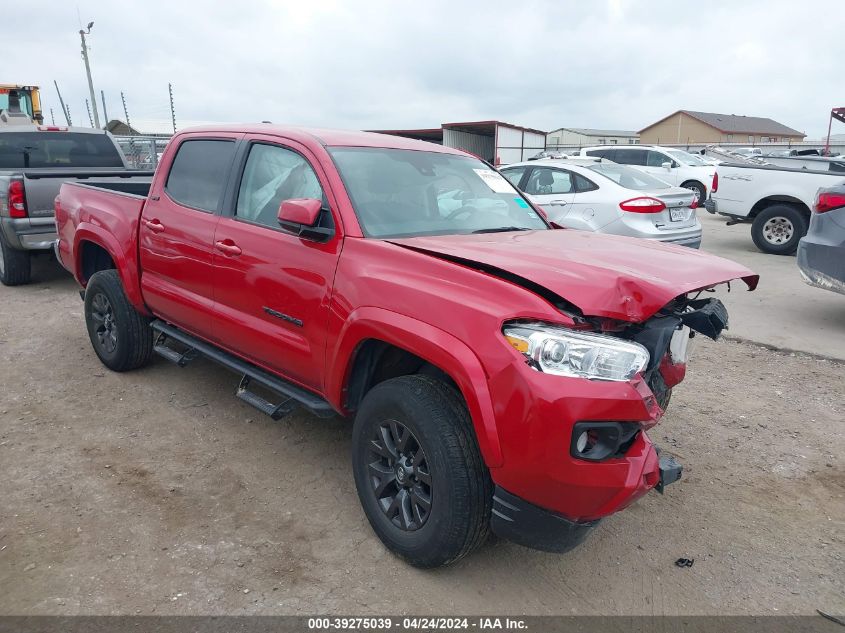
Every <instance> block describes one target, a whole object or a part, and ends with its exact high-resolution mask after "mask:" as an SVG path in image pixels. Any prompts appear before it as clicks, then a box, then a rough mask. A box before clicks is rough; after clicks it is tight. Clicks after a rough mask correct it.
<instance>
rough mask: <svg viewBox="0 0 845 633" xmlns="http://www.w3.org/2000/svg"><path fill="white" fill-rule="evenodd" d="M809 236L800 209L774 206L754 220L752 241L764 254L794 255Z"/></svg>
mask: <svg viewBox="0 0 845 633" xmlns="http://www.w3.org/2000/svg"><path fill="white" fill-rule="evenodd" d="M806 234H807V220H806V219H805V217H804V214H803V213H801V211H800V210H799V209H797V208H796V207H793V206H791V205H788V204H773V205H772V206H769V207H766V208H765V209H763V210H762V211H760V213H758V214H757V216H756V217H755V218H754V223H753V224H752V225H751V239H753V240H754V244H755V246H757V248H759V249H760V250H761V251H763V252H764V253H770V254H772V255H792V254H793V253H794V252H795V251H796V249H797V248H798V242H799V241H800V239H801V238H802V237H804V236H805V235H806Z"/></svg>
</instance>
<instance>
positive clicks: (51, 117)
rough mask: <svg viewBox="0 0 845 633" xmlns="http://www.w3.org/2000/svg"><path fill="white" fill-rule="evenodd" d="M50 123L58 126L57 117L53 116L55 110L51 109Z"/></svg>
mask: <svg viewBox="0 0 845 633" xmlns="http://www.w3.org/2000/svg"><path fill="white" fill-rule="evenodd" d="M50 121H52V123H53V125H55V124H56V117H55V116H53V108H50Z"/></svg>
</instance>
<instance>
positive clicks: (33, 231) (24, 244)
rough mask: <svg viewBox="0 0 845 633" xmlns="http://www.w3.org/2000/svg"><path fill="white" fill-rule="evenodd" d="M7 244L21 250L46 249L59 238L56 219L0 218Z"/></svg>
mask: <svg viewBox="0 0 845 633" xmlns="http://www.w3.org/2000/svg"><path fill="white" fill-rule="evenodd" d="M0 231H2V232H3V238H4V239H5V240H6V244H8V245H9V246H10V247H12V248H13V249H15V250H19V251H44V250H50V249H51V248H52V247H53V242H55V241H56V239H57V237H58V236H57V234H56V221H55V220H54V219H53V218H52V217H47V218H0Z"/></svg>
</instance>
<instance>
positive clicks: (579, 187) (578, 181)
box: [575, 174, 599, 193]
mask: <svg viewBox="0 0 845 633" xmlns="http://www.w3.org/2000/svg"><path fill="white" fill-rule="evenodd" d="M598 188H599V186H598V185H597V184H596V183H594V182H593V181H592V180H590V179H589V178H585V177H584V176H582V175H581V174H575V191H577V192H578V193H581V192H582V191H595V190H596V189H598Z"/></svg>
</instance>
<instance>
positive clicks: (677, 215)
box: [669, 208, 689, 222]
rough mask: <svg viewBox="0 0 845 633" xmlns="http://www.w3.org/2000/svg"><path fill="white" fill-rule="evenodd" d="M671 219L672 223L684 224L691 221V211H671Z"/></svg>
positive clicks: (681, 209)
mask: <svg viewBox="0 0 845 633" xmlns="http://www.w3.org/2000/svg"><path fill="white" fill-rule="evenodd" d="M669 219H670V220H671V221H672V222H683V221H684V220H688V219H689V209H684V208H680V209H669Z"/></svg>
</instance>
